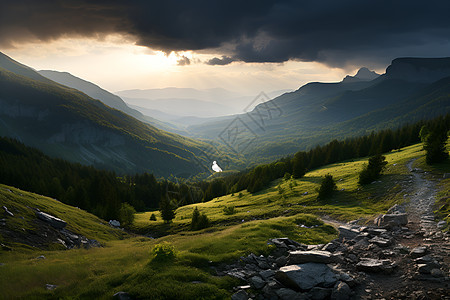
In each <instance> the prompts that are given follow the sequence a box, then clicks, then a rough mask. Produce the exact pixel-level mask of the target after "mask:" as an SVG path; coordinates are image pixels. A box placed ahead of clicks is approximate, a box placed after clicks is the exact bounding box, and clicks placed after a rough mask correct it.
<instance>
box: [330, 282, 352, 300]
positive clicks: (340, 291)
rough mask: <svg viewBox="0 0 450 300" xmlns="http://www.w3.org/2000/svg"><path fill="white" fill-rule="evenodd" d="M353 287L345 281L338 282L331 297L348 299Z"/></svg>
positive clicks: (341, 299) (338, 299)
mask: <svg viewBox="0 0 450 300" xmlns="http://www.w3.org/2000/svg"><path fill="white" fill-rule="evenodd" d="M351 293H352V291H351V289H350V287H349V286H348V284H346V283H345V282H342V281H340V282H338V283H336V285H335V286H334V288H333V291H332V292H331V299H333V300H347V299H350V296H351Z"/></svg>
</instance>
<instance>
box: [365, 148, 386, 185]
mask: <svg viewBox="0 0 450 300" xmlns="http://www.w3.org/2000/svg"><path fill="white" fill-rule="evenodd" d="M386 165H387V161H386V158H385V157H384V156H383V155H381V154H377V155H375V156H372V157H371V158H369V164H368V165H367V166H365V167H364V169H363V170H362V171H361V172H360V173H359V181H358V182H359V184H368V183H371V182H372V181H374V180H376V179H378V178H379V177H380V175H381V172H382V171H383V169H384V168H385V167H386Z"/></svg>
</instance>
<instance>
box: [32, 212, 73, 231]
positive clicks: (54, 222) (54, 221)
mask: <svg viewBox="0 0 450 300" xmlns="http://www.w3.org/2000/svg"><path fill="white" fill-rule="evenodd" d="M36 216H37V217H38V219H40V220H42V221H45V222H47V223H49V224H50V225H51V226H52V227H54V228H57V229H62V228H64V227H66V225H67V223H66V221H63V220H61V219H59V218H57V217H54V216H52V215H49V214H47V213H44V212H41V211H38V212H36Z"/></svg>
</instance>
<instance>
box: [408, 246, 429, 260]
mask: <svg viewBox="0 0 450 300" xmlns="http://www.w3.org/2000/svg"><path fill="white" fill-rule="evenodd" d="M425 254H427V247H424V246H421V247H416V248H414V249H412V250H411V253H409V255H410V256H411V257H412V258H418V257H421V256H424V255H425Z"/></svg>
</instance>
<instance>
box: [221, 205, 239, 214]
mask: <svg viewBox="0 0 450 300" xmlns="http://www.w3.org/2000/svg"><path fill="white" fill-rule="evenodd" d="M236 212H237V211H236V208H235V207H234V206H225V207H224V208H223V213H224V214H226V215H234V214H235V213H236Z"/></svg>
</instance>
